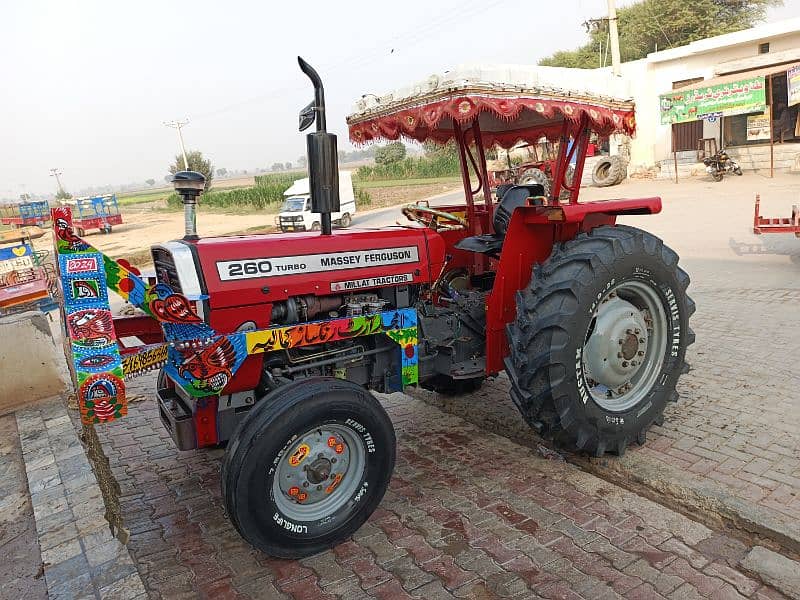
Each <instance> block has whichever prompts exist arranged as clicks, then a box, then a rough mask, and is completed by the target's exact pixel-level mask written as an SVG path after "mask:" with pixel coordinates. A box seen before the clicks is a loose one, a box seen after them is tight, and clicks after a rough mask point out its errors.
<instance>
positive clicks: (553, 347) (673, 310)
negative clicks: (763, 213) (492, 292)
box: [505, 225, 694, 456]
mask: <svg viewBox="0 0 800 600" xmlns="http://www.w3.org/2000/svg"><path fill="white" fill-rule="evenodd" d="M688 285H689V276H688V275H687V274H686V272H684V271H683V270H682V269H681V268H680V267H678V255H677V254H676V253H675V252H673V251H672V250H670V249H669V248H668V247H667V246H665V245H664V243H663V242H662V241H661V240H660V239H658V238H657V237H655V236H653V235H651V234H649V233H647V232H645V231H641V230H639V229H636V228H633V227H626V226H621V225H619V226H616V227H608V226H604V227H598V228H596V229H594V230H592V231H591V232H589V233H584V234H580V235H579V236H578V237H577V238H575V239H573V240H570V241H568V242H566V243H563V244H560V245H559V246H557V247H556V248H555V250H554V251H553V254H552V255H551V256H550V258H549V259H548V260H547V261H546V262H545V263H544V264H542V265H541V266H536V267H535V268H534V272H533V277H532V279H531V282H530V284H529V285H528V287H527V288H526V289H525V290H523V291H521V292H519V293H518V294H517V317H516V320H515V321H514V322H513V323H511V324H510V325H509V326H508V327H507V334H508V342H509V348H510V355H509V356H508V357H507V358H506V363H505V364H506V371H507V373H508V375H509V378H510V379H511V383H512V391H511V396H512V399H513V400H514V403H515V404H516V405H517V407H518V408H519V410H520V412H521V413H522V415H523V416H524V417H525V419H526V420H527V421H528V422H529V423H530V424H531V426H532V427H534V428H535V429H536V430H537V431H539V432H540V433H541V434H542V435H544V436H545V437H548V438H551V439H553V440H555V441H556V443H558V444H559V445H561V446H564V447H567V448H571V449H577V450H581V451H585V452H589V453H591V454H594V455H595V456H602V455H603V454H604V453H605V452H606V451H611V452H615V453H617V454H620V455H621V454H622V453H624V451H625V448H626V447H627V446H628V444H629V443H630V442H631V441H634V440H635V441H638V442H639V443H644V440H645V434H646V431H647V429H648V428H649V427H650V426H651V425H652V424H653V423H654V422H655V423H661V422H662V420H663V411H664V408H665V406H666V405H667V403H668V402H675V401H677V399H678V393H677V392H676V391H675V385H676V383H677V380H678V377H679V376H680V375H681V373H684V372H686V370H687V365H686V363H685V362H684V359H685V355H686V347H687V346H688V345H689V344H691V343H692V342H693V341H694V333H693V332H692V330H691V329H690V328H689V317H690V316H691V314H692V313H693V312H694V303H693V302H692V300H691V299H690V298H689V297H688V296H687V295H686V288H687V287H688Z"/></svg>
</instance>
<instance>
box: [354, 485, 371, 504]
mask: <svg viewBox="0 0 800 600" xmlns="http://www.w3.org/2000/svg"><path fill="white" fill-rule="evenodd" d="M368 487H369V482H367V481H365V482H364V485H362V486H361V489H360V490H358V493H357V494H356V495H355V496H353V502H360V501H361V498H363V497H364V494H366V493H367V488H368Z"/></svg>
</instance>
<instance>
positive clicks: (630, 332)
mask: <svg viewBox="0 0 800 600" xmlns="http://www.w3.org/2000/svg"><path fill="white" fill-rule="evenodd" d="M625 333H627V334H628V335H631V334H632V333H633V330H631V329H626V330H625Z"/></svg>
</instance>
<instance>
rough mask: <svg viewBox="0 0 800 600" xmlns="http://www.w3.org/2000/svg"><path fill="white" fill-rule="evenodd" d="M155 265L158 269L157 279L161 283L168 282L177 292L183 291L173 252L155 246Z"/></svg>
mask: <svg viewBox="0 0 800 600" xmlns="http://www.w3.org/2000/svg"><path fill="white" fill-rule="evenodd" d="M152 252H153V266H154V267H155V269H156V279H158V282H159V283H166V284H167V285H168V286H170V287H171V288H172V290H173V291H175V292H178V293H180V292H182V291H183V290H181V281H180V279H179V278H178V270H177V269H176V268H175V261H174V260H173V259H172V254H171V253H170V252H169V250H167V249H166V248H158V247H157V248H153V250H152Z"/></svg>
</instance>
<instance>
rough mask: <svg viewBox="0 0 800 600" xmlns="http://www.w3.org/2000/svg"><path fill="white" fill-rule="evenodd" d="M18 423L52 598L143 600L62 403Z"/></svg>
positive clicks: (43, 406) (27, 413)
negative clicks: (109, 522)
mask: <svg viewBox="0 0 800 600" xmlns="http://www.w3.org/2000/svg"><path fill="white" fill-rule="evenodd" d="M16 419H17V428H18V431H19V436H20V442H21V447H22V457H23V460H24V462H25V471H26V475H27V478H28V490H29V491H30V498H31V504H32V506H33V514H34V519H35V521H36V533H37V537H38V541H39V548H40V550H41V554H42V564H43V565H44V577H45V581H46V583H47V593H48V596H49V597H50V598H51V599H52V598H112V597H113V598H115V599H116V600H140V599H144V598H146V597H147V594H146V591H145V588H144V584H143V583H142V580H141V577H140V576H139V572H138V571H137V569H136V566H135V565H134V563H133V560H132V559H131V556H130V554H129V552H128V549H127V547H126V546H125V545H123V544H121V543H120V542H119V541H118V540H117V539H116V538H115V537H114V536H113V535H112V534H111V530H110V528H109V525H108V523H107V522H106V520H105V518H104V514H105V512H106V507H105V505H104V503H103V496H102V493H101V491H100V487H99V485H98V483H97V480H96V479H95V475H94V472H93V471H92V467H91V465H90V463H89V460H88V458H87V457H86V453H85V451H84V448H83V445H82V444H81V441H80V439H78V435H77V433H76V431H75V428H74V426H73V424H72V421H71V419H70V417H69V415H68V414H67V410H66V407H65V406H64V403H63V402H62V401H61V400H60V399H56V400H52V401H49V402H43V403H40V404H37V405H35V406H32V407H29V408H25V409H22V410H19V411H17V413H16Z"/></svg>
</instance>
